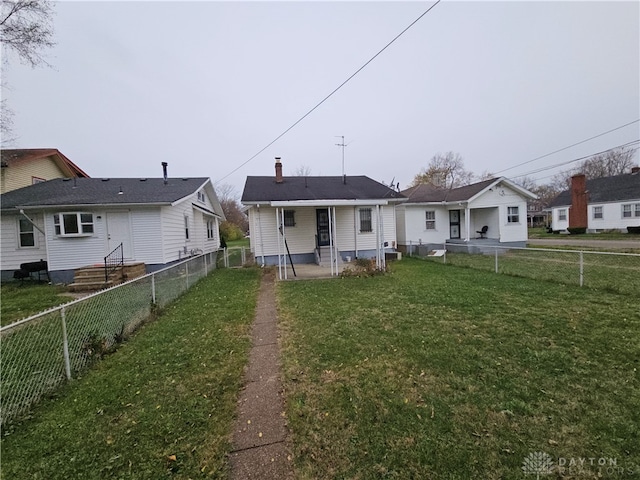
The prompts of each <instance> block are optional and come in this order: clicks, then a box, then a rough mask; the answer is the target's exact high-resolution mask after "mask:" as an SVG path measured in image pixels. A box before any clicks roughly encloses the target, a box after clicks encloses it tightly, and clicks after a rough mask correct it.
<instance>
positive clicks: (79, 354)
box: [0, 252, 217, 424]
mask: <svg viewBox="0 0 640 480" xmlns="http://www.w3.org/2000/svg"><path fill="white" fill-rule="evenodd" d="M216 254H217V252H213V253H209V254H205V255H200V256H197V257H192V258H190V259H188V260H185V261H183V262H181V263H178V264H176V265H173V266H171V267H168V268H165V269H163V270H159V271H157V272H154V273H150V274H147V275H145V276H143V277H139V278H137V279H134V280H130V281H128V282H126V283H123V284H120V285H116V286H114V287H111V288H109V289H106V290H103V291H101V292H98V293H95V294H92V295H89V296H87V297H85V298H82V299H79V300H75V301H72V302H69V303H67V304H65V305H61V306H59V307H56V308H53V309H50V310H47V311H45V312H42V313H40V314H38V315H34V316H32V317H29V318H26V319H24V320H20V321H19V322H15V323H13V324H11V325H7V326H5V327H2V328H1V329H0V342H1V345H2V352H1V353H2V366H1V374H2V390H1V392H0V398H1V400H0V423H2V424H5V423H6V422H7V421H9V420H11V419H14V418H16V417H17V416H19V415H20V414H21V413H24V412H26V411H27V410H28V409H29V407H30V406H31V405H32V404H33V403H34V402H37V401H38V400H39V399H40V398H41V397H42V396H43V395H47V394H49V393H51V392H53V391H54V390H55V389H56V388H57V387H58V386H60V385H61V384H62V383H64V382H65V381H66V380H70V379H72V378H75V377H77V376H78V375H79V373H80V372H82V371H83V370H85V369H86V368H88V367H89V366H90V365H91V364H93V363H94V362H95V361H96V360H98V359H100V358H101V357H102V356H103V355H105V354H107V353H109V352H111V351H112V350H113V349H114V348H116V347H117V345H118V344H119V343H121V342H122V341H123V340H124V339H126V338H127V337H128V336H129V335H130V334H131V333H132V332H133V331H135V330H136V329H137V328H138V327H139V326H140V324H142V323H143V322H145V321H146V320H147V319H149V318H151V316H152V315H153V314H154V312H155V311H156V310H157V309H159V308H163V307H164V306H166V305H167V304H168V303H170V302H171V301H173V300H175V299H176V298H177V297H178V296H180V295H181V294H182V293H184V292H185V291H186V290H188V289H189V288H190V287H191V286H192V285H193V284H195V283H196V282H197V281H198V280H199V279H201V278H202V277H204V276H206V275H207V274H208V273H209V271H211V270H213V269H215V268H216Z"/></svg>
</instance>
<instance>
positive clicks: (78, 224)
mask: <svg viewBox="0 0 640 480" xmlns="http://www.w3.org/2000/svg"><path fill="white" fill-rule="evenodd" d="M53 227H54V229H55V232H56V235H60V236H62V237H82V236H88V235H92V234H93V214H92V213H84V212H68V213H56V214H55V215H54V216H53Z"/></svg>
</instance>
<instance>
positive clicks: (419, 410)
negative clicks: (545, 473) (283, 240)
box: [278, 258, 640, 479]
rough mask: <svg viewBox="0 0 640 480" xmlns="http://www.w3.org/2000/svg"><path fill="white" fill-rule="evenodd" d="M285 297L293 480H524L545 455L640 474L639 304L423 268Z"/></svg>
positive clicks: (291, 289) (291, 288) (406, 265)
mask: <svg viewBox="0 0 640 480" xmlns="http://www.w3.org/2000/svg"><path fill="white" fill-rule="evenodd" d="M278 288H279V297H280V303H279V308H280V310H281V323H282V325H283V328H284V332H285V334H284V340H283V349H284V350H283V355H282V356H283V362H284V372H285V373H284V375H285V390H286V393H287V414H288V419H289V424H290V427H291V429H292V431H293V445H294V453H295V455H294V457H295V461H296V469H297V475H296V478H300V479H329V478H331V479H333V478H350V479H369V478H397V479H410V478H429V479H469V478H484V479H494V478H495V479H498V478H500V479H521V478H523V471H522V465H523V460H524V458H525V457H526V456H527V455H528V454H529V453H531V452H537V451H542V452H547V453H548V454H550V455H551V456H552V457H553V458H554V459H556V461H557V459H558V458H559V457H563V458H578V457H587V458H588V457H598V458H600V457H607V458H609V457H611V458H616V459H617V462H618V465H619V466H623V467H625V468H637V467H634V466H637V465H640V428H639V425H640V413H639V412H640V411H639V410H638V408H637V399H638V398H640V382H639V380H640V378H639V372H638V369H640V365H639V361H640V360H639V359H640V334H639V333H638V332H639V331H640V314H639V312H638V308H637V302H636V300H635V296H623V295H617V294H613V293H607V292H598V293H594V291H593V290H589V289H580V288H578V287H574V286H565V285H559V284H557V283H551V282H541V281H536V280H530V279H524V278H513V277H509V276H504V275H495V274H492V273H488V272H482V271H477V270H472V269H461V268H457V267H452V266H447V265H441V264H438V263H433V262H427V261H423V260H418V259H411V258H408V259H404V260H403V261H402V262H398V263H395V264H394V265H393V270H392V273H391V274H390V275H387V276H383V277H373V278H346V279H341V280H328V281H307V282H304V281H299V282H287V283H281V284H280V285H279V287H278ZM596 475H597V472H596V471H595V470H594V471H591V472H582V473H581V474H580V475H577V476H571V475H566V474H565V476H564V477H563V478H596ZM554 478H555V477H554Z"/></svg>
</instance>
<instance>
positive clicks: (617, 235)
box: [529, 227, 640, 242]
mask: <svg viewBox="0 0 640 480" xmlns="http://www.w3.org/2000/svg"><path fill="white" fill-rule="evenodd" d="M536 238H562V239H563V240H564V239H567V241H568V242H571V241H573V240H580V239H583V240H585V239H588V240H640V235H631V234H629V233H627V232H618V231H609V232H600V233H585V234H582V235H560V234H557V233H547V229H546V228H544V227H536V228H529V239H536Z"/></svg>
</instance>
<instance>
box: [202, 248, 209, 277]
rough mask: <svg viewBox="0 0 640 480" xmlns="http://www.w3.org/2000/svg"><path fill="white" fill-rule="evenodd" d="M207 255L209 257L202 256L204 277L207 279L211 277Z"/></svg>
mask: <svg viewBox="0 0 640 480" xmlns="http://www.w3.org/2000/svg"><path fill="white" fill-rule="evenodd" d="M207 255H209V254H208V253H207V254H205V255H203V256H202V260H203V261H204V276H205V277H206V276H207V275H209V269H208V268H207V267H208V266H207Z"/></svg>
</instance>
